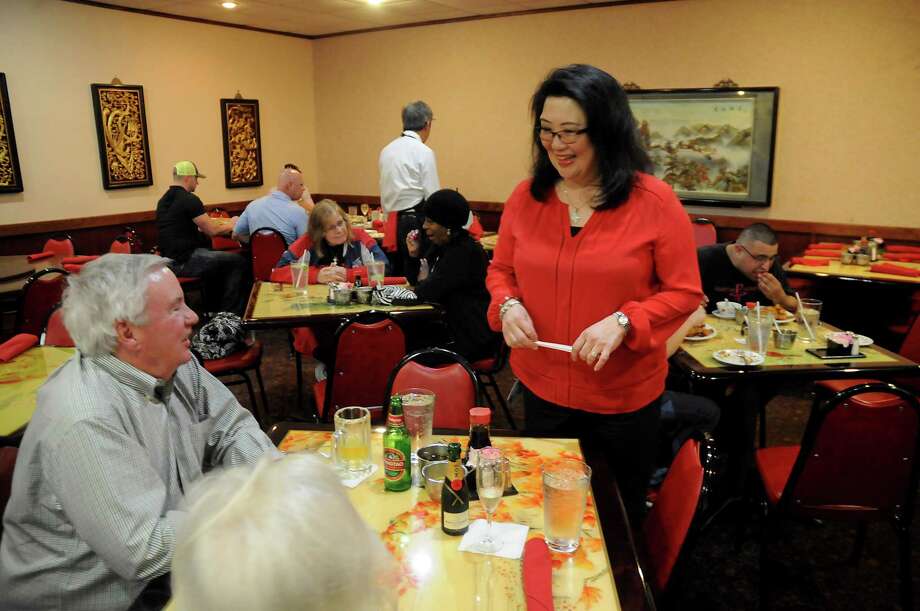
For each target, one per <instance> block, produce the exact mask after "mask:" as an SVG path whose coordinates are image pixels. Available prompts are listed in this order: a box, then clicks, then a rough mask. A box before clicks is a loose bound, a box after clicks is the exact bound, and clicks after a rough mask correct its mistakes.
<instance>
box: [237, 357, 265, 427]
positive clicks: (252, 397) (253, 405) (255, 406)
mask: <svg viewBox="0 0 920 611" xmlns="http://www.w3.org/2000/svg"><path fill="white" fill-rule="evenodd" d="M239 375H240V377H241V378H243V382H245V384H246V390H248V391H249V411H250V412H252V415H253V417H254V418H255V419H256V422H258V423H259V427H261V428H265V423H264V422H262V418H261V414H260V413H259V403H258V401H256V391H255V389H254V388H253V387H252V380H250V379H249V376H248V375H247V374H246V372H245V371H241V372H239Z"/></svg>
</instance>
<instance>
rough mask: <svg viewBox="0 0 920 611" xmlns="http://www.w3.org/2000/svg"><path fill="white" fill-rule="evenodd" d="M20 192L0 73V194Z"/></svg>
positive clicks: (6, 94) (19, 173)
mask: <svg viewBox="0 0 920 611" xmlns="http://www.w3.org/2000/svg"><path fill="white" fill-rule="evenodd" d="M21 191H22V171H21V170H20V168H19V153H18V152H17V151H16V133H15V132H14V131H13V113H12V111H11V110H10V94H9V92H8V91H7V89H6V75H5V74H4V73H2V72H0V193H20V192H21Z"/></svg>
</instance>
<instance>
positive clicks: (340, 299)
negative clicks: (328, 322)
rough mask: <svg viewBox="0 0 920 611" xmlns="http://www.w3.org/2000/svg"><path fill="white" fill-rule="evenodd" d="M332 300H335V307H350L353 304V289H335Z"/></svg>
mask: <svg viewBox="0 0 920 611" xmlns="http://www.w3.org/2000/svg"><path fill="white" fill-rule="evenodd" d="M332 298H333V299H335V305H348V304H349V303H351V289H349V288H342V289H333V291H332Z"/></svg>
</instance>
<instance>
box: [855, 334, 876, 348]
mask: <svg viewBox="0 0 920 611" xmlns="http://www.w3.org/2000/svg"><path fill="white" fill-rule="evenodd" d="M856 341H857V342H859V345H860V346H871V345H872V344H874V343H875V342H873V341H872V338H871V337H868V336H866V335H857V336H856Z"/></svg>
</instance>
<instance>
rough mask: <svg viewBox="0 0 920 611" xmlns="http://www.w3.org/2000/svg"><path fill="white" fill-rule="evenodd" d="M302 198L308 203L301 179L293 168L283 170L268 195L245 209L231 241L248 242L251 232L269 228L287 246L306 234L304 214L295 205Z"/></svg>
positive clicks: (307, 194)
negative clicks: (276, 183)
mask: <svg viewBox="0 0 920 611" xmlns="http://www.w3.org/2000/svg"><path fill="white" fill-rule="evenodd" d="M304 195H305V196H306V197H307V198H308V199H309V197H310V194H309V192H307V191H306V187H305V186H304V184H303V175H302V174H301V173H300V172H299V171H297V170H295V169H293V168H285V169H284V170H282V172H281V175H280V176H279V177H278V186H277V187H276V188H274V189H272V192H271V193H269V194H268V195H266V196H264V197H260V198H259V199H257V200H255V201H253V202H251V203H250V204H249V205H248V206H246V209H245V210H244V211H243V214H242V215H241V216H240V218H239V220H237V222H236V226H235V227H234V229H233V239H234V240H241V241H243V242H248V241H249V235H250V234H251V233H252V232H253V231H255V230H257V229H261V228H263V227H270V228H272V229H277V230H278V231H279V232H280V233H281V235H283V236H284V241H285V242H287V244H288V246H290V245H291V243H293V242H294V240H296V239H297V238H299V237H300V236H301V235H303V234H304V233H305V232H306V231H307V212H306V211H305V210H304V209H303V207H302V206H300V205H299V204H298V203H297V200H299V199H300V198H301V197H302V196H304Z"/></svg>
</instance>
